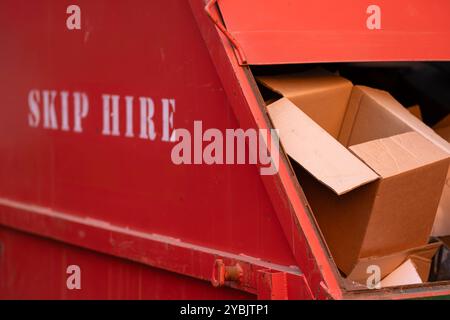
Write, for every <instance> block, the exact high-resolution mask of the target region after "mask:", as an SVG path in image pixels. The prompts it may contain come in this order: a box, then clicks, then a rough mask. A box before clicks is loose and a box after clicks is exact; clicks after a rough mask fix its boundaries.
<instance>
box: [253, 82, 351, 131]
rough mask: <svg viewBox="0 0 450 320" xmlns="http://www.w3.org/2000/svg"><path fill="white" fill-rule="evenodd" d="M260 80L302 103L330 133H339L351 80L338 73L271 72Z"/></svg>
mask: <svg viewBox="0 0 450 320" xmlns="http://www.w3.org/2000/svg"><path fill="white" fill-rule="evenodd" d="M258 80H259V82H261V83H262V84H263V85H265V86H266V87H267V88H269V89H271V90H273V91H275V92H277V93H279V94H281V95H282V96H283V97H286V98H288V99H289V100H291V101H292V102H293V103H294V104H295V105H297V106H300V107H301V109H302V111H303V112H304V113H306V114H307V115H308V116H309V117H310V118H311V119H313V120H314V121H315V122H316V123H318V124H319V125H320V126H321V127H322V128H324V129H325V130H326V131H327V132H328V133H329V134H330V135H332V136H333V137H334V138H337V137H338V135H339V131H340V128H341V125H342V121H343V119H344V115H345V111H346V109H347V102H348V99H349V97H350V93H351V91H352V83H351V82H350V81H348V80H346V79H344V78H341V77H339V76H335V75H307V76H298V75H287V76H271V77H258ZM317 96H320V100H318V99H317Z"/></svg>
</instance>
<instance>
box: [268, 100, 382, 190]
mask: <svg viewBox="0 0 450 320" xmlns="http://www.w3.org/2000/svg"><path fill="white" fill-rule="evenodd" d="M267 109H268V111H269V115H270V118H271V119H272V122H273V125H274V126H275V128H278V129H279V135H280V140H281V142H282V143H283V146H284V148H285V149H286V152H287V153H288V154H289V155H290V156H291V157H292V158H293V159H294V160H295V161H296V162H297V163H298V164H300V165H301V166H302V167H303V168H305V169H306V170H307V171H308V172H310V173H311V174H312V175H313V176H314V177H315V178H316V179H317V180H319V181H320V182H322V183H323V184H325V185H326V186H328V187H329V188H330V189H332V190H333V191H334V192H335V193H336V194H338V195H341V194H344V193H346V192H348V191H351V190H353V189H355V188H357V187H359V186H361V185H364V184H366V183H368V182H371V181H374V180H376V179H378V175H377V174H376V173H375V172H373V171H372V170H371V169H370V168H369V167H368V166H367V165H366V164H364V163H363V162H362V161H361V160H360V159H358V158H357V157H356V156H355V155H353V154H352V153H351V152H349V150H347V149H346V148H345V147H344V146H343V145H341V144H339V143H337V141H336V140H335V138H333V137H332V136H331V135H330V134H328V133H327V132H326V131H325V130H324V129H323V128H322V127H321V126H319V125H318V124H317V123H316V122H314V121H313V120H312V119H311V118H310V117H309V116H308V115H306V114H305V113H304V112H303V111H302V110H300V109H299V108H298V107H297V106H296V105H295V104H293V103H292V102H291V101H290V100H289V99H287V98H282V99H280V100H278V101H276V102H274V103H272V104H271V105H269V106H268V107H267Z"/></svg>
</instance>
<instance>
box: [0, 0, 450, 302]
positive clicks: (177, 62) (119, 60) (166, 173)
mask: <svg viewBox="0 0 450 320" xmlns="http://www.w3.org/2000/svg"><path fill="white" fill-rule="evenodd" d="M225 1H226V0H224V1H220V4H221V5H222V4H223V3H225ZM252 3H253V4H255V3H254V2H252V1H249V2H248V3H247V4H252ZM267 3H271V2H267ZM70 4H71V2H70V1H60V0H54V1H52V0H40V1H34V2H32V3H30V2H29V1H25V0H21V1H13V0H8V1H6V0H5V1H2V2H1V4H0V38H1V39H2V43H5V44H6V45H4V46H3V47H2V50H1V51H0V69H1V70H2V72H1V73H0V84H1V85H0V97H1V100H0V225H1V226H0V277H1V278H0V280H1V281H0V298H84V299H91V298H170V299H172V298H173V299H175V298H226V299H229V298H230V299H233V298H255V297H258V298H271V299H311V298H313V299H328V298H335V299H336V298H374V297H375V298H380V297H389V298H404V297H414V296H425V295H431V296H432V295H440V294H445V293H447V294H448V293H450V286H448V285H444V286H439V287H424V288H420V289H417V288H413V289H411V290H409V291H408V290H391V291H389V292H387V291H377V292H373V291H372V292H360V293H355V292H348V291H347V290H346V289H345V285H344V283H343V281H342V279H341V278H340V276H339V273H338V271H337V270H336V267H335V266H334V264H333V262H332V260H331V259H330V257H329V253H328V251H327V249H326V246H325V245H324V242H323V240H322V238H321V235H320V232H319V231H318V229H317V227H316V225H315V222H314V218H313V216H312V214H311V212H310V210H309V208H308V205H307V202H306V200H305V198H304V195H303V193H302V191H301V188H300V186H299V184H298V182H297V181H296V179H295V177H294V175H293V173H292V170H291V168H290V165H289V163H288V161H287V158H286V156H285V155H284V154H282V155H281V162H280V168H279V173H278V174H277V175H274V176H260V175H259V171H258V168H257V167H256V166H255V165H213V166H208V165H205V164H203V165H181V166H177V165H175V164H173V162H172V161H171V157H170V154H171V149H172V147H173V145H174V143H173V142H171V141H170V139H167V138H168V135H167V127H165V125H166V126H168V124H170V123H169V122H167V117H166V118H165V117H164V108H165V106H166V107H167V106H168V103H169V102H170V101H172V102H173V103H174V113H173V127H175V128H187V129H190V130H191V131H192V127H193V122H194V121H196V120H201V121H202V122H203V127H204V128H205V129H206V128H218V129H219V130H225V129H227V128H243V129H247V128H255V129H258V128H261V129H266V128H270V124H269V121H268V119H267V116H266V115H265V112H264V111H263V108H262V106H263V103H262V100H261V97H260V95H259V92H258V90H257V88H256V84H255V81H254V79H253V76H252V74H251V72H250V69H249V68H248V67H246V66H244V67H243V66H241V65H240V64H239V61H238V59H237V58H236V56H235V52H234V49H233V47H232V44H231V43H230V41H229V38H227V37H226V36H225V35H224V32H223V31H224V29H222V30H220V27H218V26H217V24H219V25H220V23H221V20H220V16H219V12H218V11H217V7H216V6H215V5H214V2H212V3H211V4H210V6H209V7H208V8H207V11H205V5H206V3H205V2H204V1H202V0H190V1H178V0H164V1H162V0H161V1H144V0H134V1H133V2H131V3H129V2H112V1H106V0H99V1H95V2H94V1H88V0H85V1H78V3H77V4H78V5H79V7H80V8H81V13H82V20H81V21H82V23H81V30H68V29H67V27H66V19H67V13H66V8H67V6H69V5H70ZM232 4H233V2H232V1H230V2H229V5H230V6H232ZM247 4H244V5H243V9H244V10H245V9H246V8H247V9H249V7H247ZM230 8H231V7H230ZM230 12H231V11H230ZM274 12H275V11H274ZM208 15H209V16H208ZM211 18H212V20H213V21H214V22H215V23H216V24H215V23H213V21H212V20H211ZM247 18H248V19H249V20H253V19H250V18H249V17H246V19H247ZM225 22H227V26H226V27H227V28H229V27H230V25H229V23H228V21H225ZM233 36H235V37H236V39H237V41H240V40H239V37H238V35H233ZM239 43H240V42H239ZM243 49H244V50H243V52H244V53H245V55H248V53H249V51H248V48H246V47H245V46H243ZM318 54H319V52H316V55H318ZM238 57H239V56H238ZM318 57H320V55H319V56H318ZM334 58H335V59H337V57H336V56H335V57H334ZM240 59H241V62H242V57H241V58H240ZM300 59H301V58H300ZM249 61H250V62H251V61H252V60H249ZM303 62H308V60H305V61H303ZM47 91H48V92H49V93H48V95H49V96H46V93H45V92H47ZM51 91H55V95H56V99H55V117H54V118H52V115H51V114H50V113H49V116H48V117H47V118H46V117H45V116H43V117H42V119H41V122H40V123H39V124H38V125H37V126H33V125H32V123H33V121H35V120H36V118H35V117H33V115H32V114H31V115H30V112H31V111H30V110H31V108H32V106H31V105H32V103H31V104H30V101H34V100H35V101H37V105H38V108H41V111H42V112H43V109H42V108H43V104H44V102H45V100H46V99H47V100H48V97H50V99H51ZM66 92H67V93H66ZM74 93H75V94H74ZM104 95H109V96H111V95H118V96H120V98H119V100H118V101H119V105H118V110H119V113H120V122H119V123H118V125H119V132H117V134H105V132H104V125H102V124H103V121H104V118H103V111H104V110H103V106H104V103H103V101H104V100H103V99H104ZM65 96H67V97H68V98H69V99H68V100H67V107H68V110H69V115H70V116H69V118H68V120H69V121H68V123H67V126H65V122H64V121H65V120H64V113H63V109H64V101H65V100H64V97H65ZM30 97H31V98H30ZM83 97H87V99H88V101H89V111H88V112H87V111H86V110H84V111H86V116H83V110H81V111H80V108H81V109H83V108H82V107H83ZM125 97H133V101H134V102H133V103H132V110H133V118H132V121H131V123H132V126H133V129H134V130H133V131H132V134H129V132H128V128H129V126H130V122H127V121H126V115H127V114H128V113H127V112H128V111H127V110H128V109H127V107H126V101H129V99H130V98H125ZM141 98H145V99H144V101H147V102H146V103H147V104H148V101H149V100H148V98H151V99H152V100H151V101H153V102H154V115H153V120H154V126H155V133H156V136H155V137H152V136H148V134H147V135H144V138H141V134H142V132H140V129H141V130H142V128H140V125H141V122H140V120H141V119H140V118H139V117H140V115H139V112H142V109H140V108H139V102H140V101H141ZM30 99H31V100H30ZM111 103H113V102H111ZM110 106H112V105H110ZM77 108H78V111H77ZM77 112H78V113H77ZM87 115H88V116H87ZM77 116H78V118H79V120H80V121H79V122H78V130H76V128H77V122H76V120H75V118H76V117H77ZM45 122H47V127H48V126H50V127H51V126H52V125H53V123H54V122H55V123H57V125H56V127H57V128H54V129H52V128H45V125H44V124H43V123H45ZM111 125H112V124H111ZM80 128H81V130H80ZM146 128H147V127H146ZM66 129H68V130H66ZM147 130H148V128H147ZM110 133H111V132H110ZM147 133H148V132H147ZM168 140H169V141H168ZM69 264H76V265H80V268H81V270H82V275H83V276H82V277H83V279H84V280H82V281H83V282H82V283H83V289H82V290H80V291H70V290H68V288H67V287H66V282H65V280H66V277H67V274H66V267H67V265H69ZM105 270H106V271H105Z"/></svg>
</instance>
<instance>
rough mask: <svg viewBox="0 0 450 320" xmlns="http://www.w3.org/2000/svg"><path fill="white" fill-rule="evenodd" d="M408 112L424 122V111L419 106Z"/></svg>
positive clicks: (409, 109)
mask: <svg viewBox="0 0 450 320" xmlns="http://www.w3.org/2000/svg"><path fill="white" fill-rule="evenodd" d="M408 111H409V112H410V113H411V114H412V115H413V116H415V117H416V118H417V119H419V120H422V111H421V110H420V106H419V105H418V104H416V105H413V106H411V107H409V108H408Z"/></svg>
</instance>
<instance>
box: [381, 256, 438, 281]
mask: <svg viewBox="0 0 450 320" xmlns="http://www.w3.org/2000/svg"><path fill="white" fill-rule="evenodd" d="M430 267H431V261H427V260H425V261H424V260H423V259H421V258H420V257H419V258H418V257H412V258H409V259H408V260H406V261H405V262H403V263H402V264H401V265H400V266H399V267H398V268H397V269H395V270H394V271H393V272H392V273H391V274H389V275H388V276H387V277H386V278H385V279H383V280H381V287H382V288H386V287H397V286H405V285H413V284H420V283H424V282H426V281H427V279H424V278H423V277H424V274H425V273H426V270H427V269H428V272H429V271H430Z"/></svg>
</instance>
